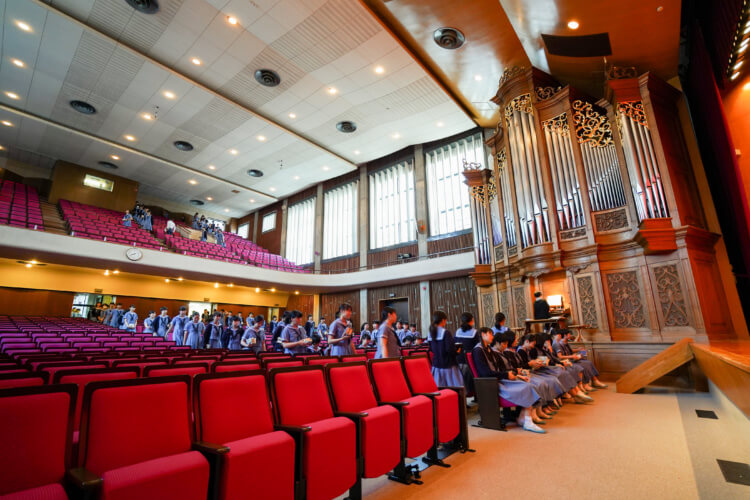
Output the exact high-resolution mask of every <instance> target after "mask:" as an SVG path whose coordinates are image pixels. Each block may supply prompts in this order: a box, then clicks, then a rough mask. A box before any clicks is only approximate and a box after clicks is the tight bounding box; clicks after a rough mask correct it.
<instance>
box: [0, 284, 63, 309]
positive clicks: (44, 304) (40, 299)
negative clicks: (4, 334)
mask: <svg viewBox="0 0 750 500" xmlns="http://www.w3.org/2000/svg"><path fill="white" fill-rule="evenodd" d="M72 307H73V293H72V292H55V291H50V290H27V289H25V288H5V287H2V288H0V314H7V315H20V316H39V315H47V316H70V312H71V308H72Z"/></svg>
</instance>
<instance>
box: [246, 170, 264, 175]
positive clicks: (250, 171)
mask: <svg viewBox="0 0 750 500" xmlns="http://www.w3.org/2000/svg"><path fill="white" fill-rule="evenodd" d="M247 175H249V176H250V177H263V172H261V171H260V170H257V169H255V168H253V169H250V170H248V171H247Z"/></svg>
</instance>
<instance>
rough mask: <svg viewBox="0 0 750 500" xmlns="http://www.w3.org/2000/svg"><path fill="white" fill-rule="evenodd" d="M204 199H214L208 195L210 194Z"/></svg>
mask: <svg viewBox="0 0 750 500" xmlns="http://www.w3.org/2000/svg"><path fill="white" fill-rule="evenodd" d="M206 199H207V200H208V201H214V199H213V198H212V197H210V196H206Z"/></svg>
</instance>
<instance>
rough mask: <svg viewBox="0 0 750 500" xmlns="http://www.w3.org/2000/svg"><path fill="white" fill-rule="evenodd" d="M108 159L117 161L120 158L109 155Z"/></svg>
mask: <svg viewBox="0 0 750 500" xmlns="http://www.w3.org/2000/svg"><path fill="white" fill-rule="evenodd" d="M109 157H110V158H112V159H113V160H119V159H120V157H119V156H117V155H109Z"/></svg>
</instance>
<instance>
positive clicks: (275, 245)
mask: <svg viewBox="0 0 750 500" xmlns="http://www.w3.org/2000/svg"><path fill="white" fill-rule="evenodd" d="M274 210H275V211H276V228H275V229H274V230H273V231H268V232H267V233H263V232H261V228H262V227H263V216H264V215H266V214H270V213H271V212H273V211H274ZM258 224H259V225H260V227H259V228H258V241H256V243H257V244H258V245H260V246H262V247H263V248H265V249H267V250H268V251H269V252H271V253H275V254H281V202H278V203H274V204H273V205H269V206H268V207H266V208H264V209H263V210H261V211H260V214H259V215H258Z"/></svg>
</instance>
